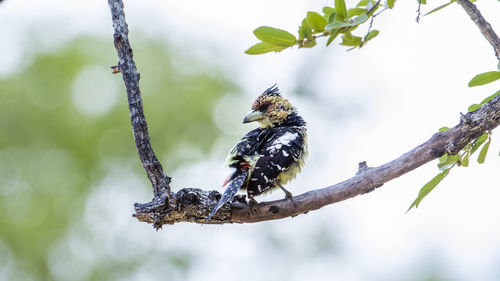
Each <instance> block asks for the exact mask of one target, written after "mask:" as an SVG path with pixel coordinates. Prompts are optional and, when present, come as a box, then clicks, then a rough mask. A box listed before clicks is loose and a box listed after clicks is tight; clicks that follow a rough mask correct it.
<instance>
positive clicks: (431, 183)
mask: <svg viewBox="0 0 500 281" xmlns="http://www.w3.org/2000/svg"><path fill="white" fill-rule="evenodd" d="M449 172H450V169H447V170H444V171H442V172H441V173H439V174H437V175H436V176H435V177H434V178H433V179H432V180H430V181H429V182H428V183H426V184H425V185H424V186H423V187H422V188H421V189H420V191H419V192H418V196H417V199H415V201H413V203H411V205H410V207H409V208H408V210H407V212H408V211H409V210H410V209H411V208H413V207H415V208H417V207H418V205H419V204H420V202H421V201H422V199H424V197H425V196H427V195H428V194H429V193H430V192H431V191H432V190H433V189H434V188H435V187H436V185H438V184H439V183H440V182H441V181H442V180H443V179H444V178H445V177H446V176H447V175H448V173H449Z"/></svg>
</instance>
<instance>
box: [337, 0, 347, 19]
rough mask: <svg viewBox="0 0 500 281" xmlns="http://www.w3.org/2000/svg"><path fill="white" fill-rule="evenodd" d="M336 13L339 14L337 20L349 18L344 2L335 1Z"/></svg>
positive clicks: (341, 0)
mask: <svg viewBox="0 0 500 281" xmlns="http://www.w3.org/2000/svg"><path fill="white" fill-rule="evenodd" d="M335 12H336V13H337V20H341V21H342V20H344V19H345V18H346V17H347V10H346V8H345V2H344V0H335Z"/></svg>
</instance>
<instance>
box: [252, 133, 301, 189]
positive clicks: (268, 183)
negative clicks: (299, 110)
mask: <svg viewBox="0 0 500 281" xmlns="http://www.w3.org/2000/svg"><path fill="white" fill-rule="evenodd" d="M272 135H273V137H272V138H271V139H270V140H269V141H267V142H266V143H265V144H264V146H263V147H262V151H261V152H260V156H259V158H258V160H257V162H256V164H255V167H254V169H253V171H252V173H251V175H250V180H249V182H248V186H247V190H248V194H249V196H252V195H259V194H261V193H263V192H265V191H267V190H269V189H270V188H272V187H274V183H275V180H276V178H277V177H278V176H279V175H280V173H282V172H287V170H288V169H289V168H290V167H291V166H292V164H294V163H296V162H297V161H298V160H299V158H300V157H301V156H302V154H303V153H304V135H303V134H302V133H301V132H300V131H299V130H292V129H289V128H279V129H278V131H277V132H275V133H274V134H272Z"/></svg>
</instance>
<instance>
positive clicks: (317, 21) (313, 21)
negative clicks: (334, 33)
mask: <svg viewBox="0 0 500 281" xmlns="http://www.w3.org/2000/svg"><path fill="white" fill-rule="evenodd" d="M306 20H307V24H308V25H309V26H310V27H311V28H312V29H313V30H314V31H318V32H321V31H324V30H325V25H326V24H327V22H326V19H325V18H324V17H323V16H322V15H320V14H318V13H316V12H307V17H306Z"/></svg>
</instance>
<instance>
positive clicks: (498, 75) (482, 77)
mask: <svg viewBox="0 0 500 281" xmlns="http://www.w3.org/2000/svg"><path fill="white" fill-rule="evenodd" d="M498 79H500V72H499V71H489V72H485V73H481V74H478V75H476V76H474V78H472V80H470V82H469V87H475V86H480V85H484V84H488V83H491V82H493V81H496V80H498Z"/></svg>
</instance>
